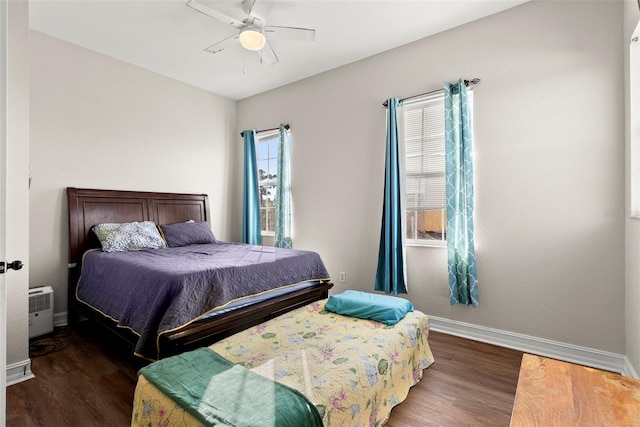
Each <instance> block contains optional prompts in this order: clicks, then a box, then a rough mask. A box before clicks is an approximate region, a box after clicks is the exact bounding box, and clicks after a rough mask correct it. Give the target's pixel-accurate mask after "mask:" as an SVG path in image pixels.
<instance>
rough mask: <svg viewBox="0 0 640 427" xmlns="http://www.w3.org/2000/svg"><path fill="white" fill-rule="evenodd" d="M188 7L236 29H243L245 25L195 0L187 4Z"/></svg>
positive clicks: (190, 0)
mask: <svg viewBox="0 0 640 427" xmlns="http://www.w3.org/2000/svg"><path fill="white" fill-rule="evenodd" d="M187 6H189V7H190V8H191V9H193V10H197V11H198V12H200V13H202V14H204V15H207V16H208V17H210V18H213V19H216V20H218V21H220V22H223V23H225V24H229V25H231V26H232V27H235V28H242V27H244V23H243V22H241V21H238V20H237V19H234V18H232V17H230V16H227V15H225V14H224V13H222V12H218V11H217V10H215V9H212V8H210V7H209V6H205V5H203V4H202V3H198V2H197V1H195V0H189V1H188V2H187Z"/></svg>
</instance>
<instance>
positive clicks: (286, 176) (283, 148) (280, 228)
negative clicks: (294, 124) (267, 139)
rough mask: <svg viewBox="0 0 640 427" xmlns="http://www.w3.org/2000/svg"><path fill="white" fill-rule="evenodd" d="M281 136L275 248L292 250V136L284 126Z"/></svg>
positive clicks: (277, 180)
mask: <svg viewBox="0 0 640 427" xmlns="http://www.w3.org/2000/svg"><path fill="white" fill-rule="evenodd" d="M279 135H280V141H279V144H278V176H277V178H276V188H277V190H276V230H275V231H276V236H275V240H274V246H275V247H277V248H289V249H291V248H292V247H293V243H292V242H291V165H290V159H291V154H290V150H291V135H290V134H289V130H288V129H287V128H286V127H285V126H284V125H280V127H279Z"/></svg>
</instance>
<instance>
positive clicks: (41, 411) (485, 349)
mask: <svg viewBox="0 0 640 427" xmlns="http://www.w3.org/2000/svg"><path fill="white" fill-rule="evenodd" d="M88 326H89V324H88V322H84V325H81V326H79V327H74V328H73V329H70V328H58V329H56V331H55V332H54V335H53V338H51V339H36V340H34V341H32V343H31V344H32V352H31V358H32V371H33V373H34V374H35V376H36V378H35V379H32V380H28V381H25V382H22V383H19V384H16V385H13V386H10V387H9V388H7V426H9V427H14V426H15V427H19V426H38V427H41V426H56V427H58V426H89V427H91V426H127V425H129V424H130V422H131V403H132V400H133V391H134V388H135V383H136V372H137V370H138V368H139V367H140V364H139V362H138V361H137V360H136V359H135V358H134V357H133V356H131V355H130V352H129V350H128V349H127V348H124V347H122V346H121V345H120V342H118V341H115V340H114V339H113V338H111V337H109V336H105V335H102V334H97V333H95V331H91V329H90V328H89V327H88ZM429 342H430V344H431V349H432V351H433V354H434V357H435V359H436V362H435V364H434V365H432V366H431V367H430V368H429V369H427V370H426V371H425V374H424V378H423V379H422V381H421V382H420V383H418V384H417V385H416V386H414V387H413V388H412V389H411V392H410V393H409V396H408V397H407V400H405V402H403V403H402V404H400V405H399V406H397V407H395V408H394V409H393V411H392V413H391V417H390V419H389V421H388V423H387V426H390V427H405V426H406V427H414V426H440V427H447V426H456V427H459V426H508V425H509V420H510V417H511V409H512V407H513V400H514V396H515V391H516V386H517V382H518V372H519V368H520V360H521V358H522V353H521V352H519V351H515V350H509V349H505V348H501V347H496V346H492V345H489V344H484V343H479V342H475V341H469V340H465V339H463V338H457V337H453V336H450V335H445V334H441V333H437V332H431V333H430V336H429ZM34 345H35V347H34ZM54 348H55V349H56V350H57V351H55V352H53V353H49V354H46V355H43V356H38V354H42V353H45V352H47V351H48V350H50V349H54Z"/></svg>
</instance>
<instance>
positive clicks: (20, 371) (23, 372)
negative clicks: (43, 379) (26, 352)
mask: <svg viewBox="0 0 640 427" xmlns="http://www.w3.org/2000/svg"><path fill="white" fill-rule="evenodd" d="M35 377H36V376H35V375H33V372H31V359H27V360H23V361H22V362H17V363H12V364H11V365H7V387H8V386H10V385H14V384H18V383H21V382H22V381H26V380H30V379H31V378H35Z"/></svg>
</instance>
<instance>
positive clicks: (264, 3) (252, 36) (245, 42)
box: [187, 0, 316, 65]
mask: <svg viewBox="0 0 640 427" xmlns="http://www.w3.org/2000/svg"><path fill="white" fill-rule="evenodd" d="M273 2H274V0H242V10H243V11H244V13H246V14H247V17H246V18H245V19H243V20H242V21H240V20H238V19H235V18H232V17H230V16H227V15H225V14H224V13H222V12H220V11H217V10H215V9H213V8H211V7H209V6H206V5H204V4H202V3H199V2H197V1H195V0H189V1H187V6H189V7H190V8H192V9H194V10H197V11H198V12H200V13H203V14H205V15H207V16H209V17H211V18H213V19H215V20H218V21H220V22H223V23H225V24H228V25H231V26H232V27H234V28H237V29H238V30H239V31H238V33H236V34H234V35H232V36H231V37H227V38H226V39H224V40H221V41H219V42H217V43H215V44H213V45H211V46H209V47H208V48H206V49H205V51H207V52H211V53H218V52H222V51H223V50H225V49H227V48H230V47H232V46H234V45H236V44H237V43H240V45H241V46H242V47H244V48H245V49H247V50H252V51H257V52H258V53H259V54H260V61H261V62H262V63H264V64H267V65H273V64H276V63H278V62H279V61H278V57H277V56H276V53H275V52H274V51H273V48H272V47H271V44H270V43H269V40H296V41H314V40H315V38H316V30H312V29H309V28H296V27H279V26H274V25H266V19H267V17H268V16H269V13H270V12H271V8H272V6H273Z"/></svg>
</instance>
